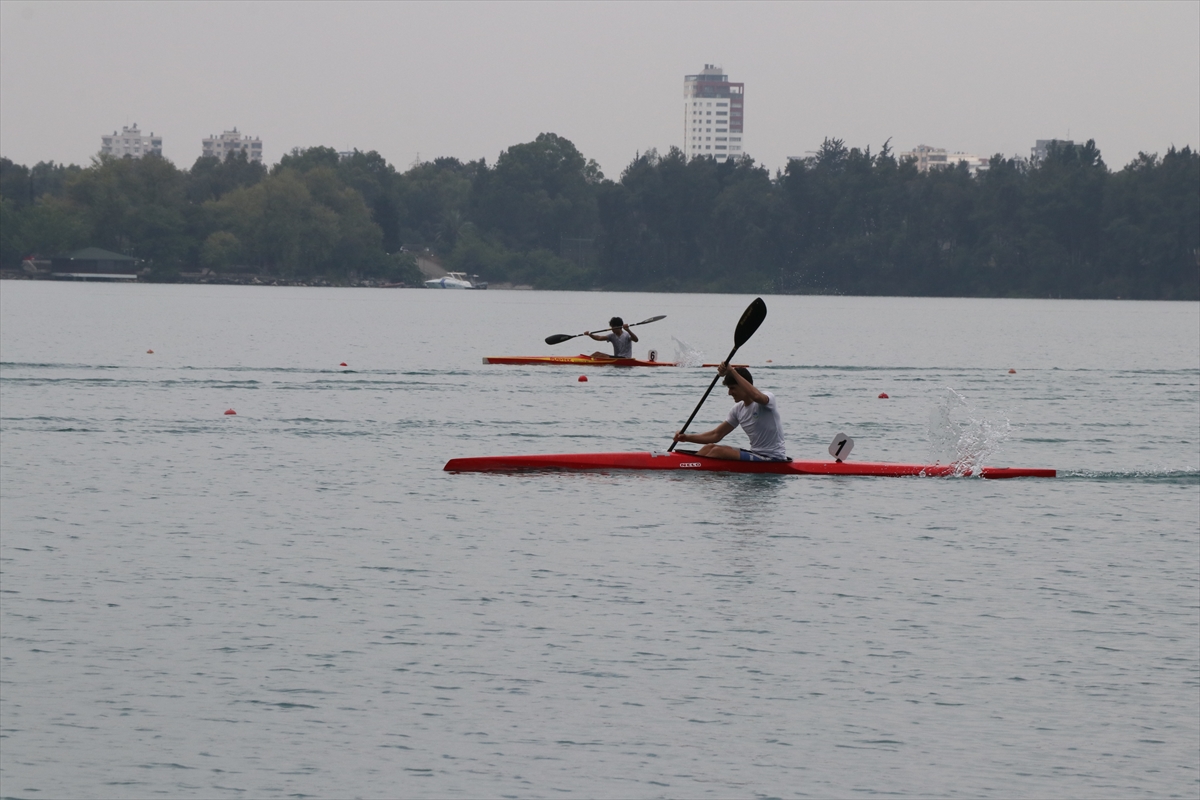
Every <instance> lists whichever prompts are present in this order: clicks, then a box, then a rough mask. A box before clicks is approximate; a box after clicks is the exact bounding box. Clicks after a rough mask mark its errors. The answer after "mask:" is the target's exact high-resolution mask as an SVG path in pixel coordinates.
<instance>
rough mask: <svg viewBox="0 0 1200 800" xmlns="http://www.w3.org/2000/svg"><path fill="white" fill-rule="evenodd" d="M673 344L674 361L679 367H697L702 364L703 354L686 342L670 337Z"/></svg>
mask: <svg viewBox="0 0 1200 800" xmlns="http://www.w3.org/2000/svg"><path fill="white" fill-rule="evenodd" d="M671 341H673V342H675V361H676V363H678V364H679V366H681V367H698V366H700V365H701V364H703V363H704V353H703V352H701V351H700V350H697V349H696V348H694V347H692V346H691V345H690V344H688V343H687V342H684V341H681V340H679V339H676V338H675V337H674V336H672V337H671Z"/></svg>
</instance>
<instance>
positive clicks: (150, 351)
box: [146, 350, 154, 353]
mask: <svg viewBox="0 0 1200 800" xmlns="http://www.w3.org/2000/svg"><path fill="white" fill-rule="evenodd" d="M146 352H147V353H153V352H154V351H153V350H147V351H146Z"/></svg>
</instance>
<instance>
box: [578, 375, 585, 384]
mask: <svg viewBox="0 0 1200 800" xmlns="http://www.w3.org/2000/svg"><path fill="white" fill-rule="evenodd" d="M579 382H580V383H587V375H580V376H579Z"/></svg>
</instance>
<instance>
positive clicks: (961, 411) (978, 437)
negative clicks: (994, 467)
mask: <svg viewBox="0 0 1200 800" xmlns="http://www.w3.org/2000/svg"><path fill="white" fill-rule="evenodd" d="M1011 432H1012V425H1011V423H1009V421H1008V418H1007V417H1005V416H1004V415H1003V414H1001V415H1000V416H999V419H988V418H986V417H984V416H982V415H980V414H979V413H978V412H977V411H976V410H975V407H974V406H972V405H971V403H970V402H969V401H968V400H967V398H966V397H964V396H963V395H961V394H959V393H958V392H956V391H954V389H951V388H950V387H947V388H946V395H945V396H944V397H943V398H942V401H941V403H939V404H938V405H937V406H936V407H935V408H934V409H933V410H932V411H931V412H930V414H929V450H930V459H931V460H935V461H936V462H938V463H949V464H953V465H954V474H955V475H958V476H962V475H978V474H979V468H980V467H982V466H983V465H984V464H985V463H987V462H989V461H990V460H991V458H992V457H993V456H995V455H996V454H997V453H998V452H999V451H1000V447H1001V445H1003V444H1004V441H1005V440H1006V439H1008V436H1009V434H1010V433H1011Z"/></svg>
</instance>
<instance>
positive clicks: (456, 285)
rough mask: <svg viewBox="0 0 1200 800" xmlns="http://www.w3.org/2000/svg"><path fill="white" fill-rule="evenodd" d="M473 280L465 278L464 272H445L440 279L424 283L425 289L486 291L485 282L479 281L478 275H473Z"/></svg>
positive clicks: (432, 279) (431, 279)
mask: <svg viewBox="0 0 1200 800" xmlns="http://www.w3.org/2000/svg"><path fill="white" fill-rule="evenodd" d="M472 277H473V278H475V280H474V281H472V280H471V279H470V278H468V277H467V274H466V273H465V272H447V273H446V274H445V275H444V276H443V277H441V278H430V279H429V280H427V281H425V288H426V289H486V288H487V286H488V285H487V282H486V281H481V280H479V276H478V275H473V276H472Z"/></svg>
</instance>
